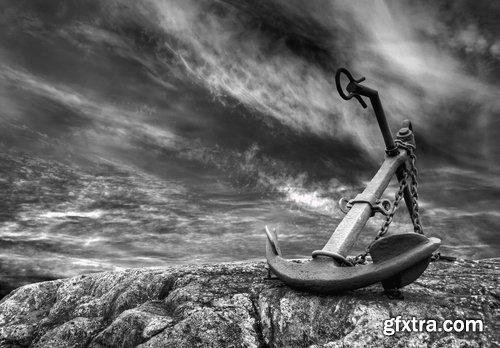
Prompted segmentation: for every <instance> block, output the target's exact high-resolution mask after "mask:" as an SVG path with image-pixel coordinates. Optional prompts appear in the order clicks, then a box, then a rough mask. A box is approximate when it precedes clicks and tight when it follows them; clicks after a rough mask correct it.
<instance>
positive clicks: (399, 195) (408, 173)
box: [351, 140, 424, 264]
mask: <svg viewBox="0 0 500 348" xmlns="http://www.w3.org/2000/svg"><path fill="white" fill-rule="evenodd" d="M395 142H396V144H397V146H398V147H400V148H403V149H405V150H406V151H407V152H408V155H409V158H410V161H409V163H410V170H407V169H405V171H404V175H403V178H402V179H401V181H400V182H399V189H398V191H397V192H396V195H395V197H394V204H393V205H392V210H391V212H390V213H389V214H388V215H387V216H386V219H385V221H384V223H383V224H382V227H381V228H380V230H379V231H378V233H377V235H376V236H375V238H374V239H373V241H372V242H371V243H370V244H368V246H367V247H366V248H365V252H364V253H362V254H360V255H358V256H356V257H354V259H353V260H351V262H352V263H354V264H362V263H365V261H366V257H367V256H368V254H369V253H370V249H371V247H372V246H373V244H375V242H376V241H377V240H379V239H380V238H382V237H383V236H384V235H385V234H386V233H387V231H388V230H389V226H390V225H391V223H392V221H393V220H394V214H396V210H397V209H398V206H399V203H400V202H401V200H402V199H403V192H404V189H405V187H406V185H407V182H408V179H411V185H410V192H411V195H412V206H413V216H412V221H413V230H414V231H415V233H419V234H424V232H423V229H422V224H421V223H420V214H419V210H418V190H417V188H418V182H417V175H418V171H417V167H416V160H417V156H416V155H415V153H414V149H415V146H413V145H412V144H409V143H404V142H402V141H399V140H396V141H395Z"/></svg>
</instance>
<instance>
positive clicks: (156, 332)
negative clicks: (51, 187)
mask: <svg viewBox="0 0 500 348" xmlns="http://www.w3.org/2000/svg"><path fill="white" fill-rule="evenodd" d="M499 275H500V259H489V260H481V261H464V260H458V261H455V262H436V263H431V265H430V266H429V268H428V269H427V271H426V272H425V273H424V274H423V275H422V277H421V278H419V279H418V280H417V281H416V282H414V283H413V284H411V285H409V286H407V287H405V288H404V289H403V295H404V299H403V300H401V299H398V300H394V299H388V298H387V296H386V295H385V294H384V293H383V289H382V287H381V285H379V284H376V285H373V286H370V287H367V288H364V289H359V290H355V291H349V292H345V293H343V294H340V295H316V294H311V293H306V292H300V291H295V290H293V289H290V288H289V287H287V286H286V285H284V284H283V283H281V282H280V281H278V280H270V279H266V276H267V270H266V264H265V263H264V262H249V263H231V264H211V265H201V266H200V265H198V266H179V267H170V268H147V269H129V270H125V271H120V272H105V273H94V274H88V275H82V276H78V277H75V278H70V279H61V280H55V281H50V282H42V283H34V284H30V285H26V286H23V287H21V288H19V289H16V290H14V291H13V292H11V293H10V294H9V295H8V296H6V297H5V298H3V299H2V301H1V302H0V346H1V347H47V348H49V347H50V348H54V347H144V348H145V347H366V346H369V347H394V348H395V347H495V346H497V347H498V346H499V344H500V289H499V288H498V285H499V284H498V280H499ZM399 315H400V316H401V319H404V320H409V319H411V318H412V317H415V318H416V319H418V320H420V319H434V320H436V322H437V325H438V327H440V326H441V324H442V323H443V322H444V320H446V319H449V320H457V319H481V320H482V321H483V326H484V327H483V331H482V332H444V331H441V332H439V331H436V332H433V331H432V330H431V331H429V330H427V331H426V330H424V331H423V332H408V331H404V332H394V334H393V335H384V320H386V319H389V318H394V317H397V316H399ZM394 327H395V326H393V328H394ZM431 329H432V327H431Z"/></svg>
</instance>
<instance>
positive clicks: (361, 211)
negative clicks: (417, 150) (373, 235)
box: [322, 151, 408, 255]
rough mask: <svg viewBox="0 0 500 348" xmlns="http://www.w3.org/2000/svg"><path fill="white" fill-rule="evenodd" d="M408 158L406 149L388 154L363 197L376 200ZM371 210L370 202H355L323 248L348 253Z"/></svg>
mask: <svg viewBox="0 0 500 348" xmlns="http://www.w3.org/2000/svg"><path fill="white" fill-rule="evenodd" d="M407 159H408V154H407V153H406V151H401V152H400V153H399V154H398V155H397V156H392V157H391V156H386V158H385V161H384V163H382V166H381V167H380V169H379V170H378V172H377V173H376V174H375V176H374V177H373V179H372V180H371V181H370V182H369V183H368V185H367V186H366V188H365V190H364V191H363V193H362V194H361V195H362V196H363V197H373V199H374V200H376V199H379V198H380V196H382V193H383V192H384V191H385V189H386V188H387V186H388V185H389V182H390V181H391V178H392V176H393V175H394V174H395V173H396V171H397V170H398V168H399V167H400V166H401V165H403V164H404V163H405V161H406V160H407ZM371 210H372V208H371V206H370V204H369V203H362V202H359V203H355V204H354V205H353V206H352V208H351V209H350V210H349V212H348V213H347V215H346V216H345V217H344V219H343V220H342V221H341V222H340V224H339V225H338V226H337V228H336V229H335V232H333V234H332V236H331V237H330V239H329V240H328V242H327V243H326V244H325V246H324V247H323V249H322V250H324V251H332V252H335V253H339V254H341V255H346V254H347V253H348V251H349V250H350V249H351V247H352V246H353V244H354V243H355V242H356V240H357V239H358V236H359V234H360V232H361V230H362V229H363V227H364V226H365V224H366V222H367V221H368V219H369V218H370V217H371V216H372V211H371Z"/></svg>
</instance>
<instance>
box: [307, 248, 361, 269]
mask: <svg viewBox="0 0 500 348" xmlns="http://www.w3.org/2000/svg"><path fill="white" fill-rule="evenodd" d="M317 256H328V257H331V258H332V259H334V260H335V261H338V262H340V264H341V265H346V266H349V267H354V264H353V263H352V262H351V261H349V260H348V259H346V258H345V257H344V256H342V255H340V254H339V253H336V252H333V251H326V250H314V251H313V252H312V257H313V259H314V258H316V257H317Z"/></svg>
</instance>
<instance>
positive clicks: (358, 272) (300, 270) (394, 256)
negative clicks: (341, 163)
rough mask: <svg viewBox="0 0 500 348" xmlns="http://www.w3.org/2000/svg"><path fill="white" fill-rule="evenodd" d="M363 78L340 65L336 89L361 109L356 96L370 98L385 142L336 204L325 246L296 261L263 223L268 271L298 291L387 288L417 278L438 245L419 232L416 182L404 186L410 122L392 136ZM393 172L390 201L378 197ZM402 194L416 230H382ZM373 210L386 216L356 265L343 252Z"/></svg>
mask: <svg viewBox="0 0 500 348" xmlns="http://www.w3.org/2000/svg"><path fill="white" fill-rule="evenodd" d="M342 74H345V75H346V77H347V78H348V79H349V84H348V86H347V88H346V90H347V92H348V94H346V93H344V91H343V90H342V86H341V83H340V77H341V75H342ZM364 80H365V78H364V77H363V78H361V79H357V80H356V79H354V78H353V77H352V75H351V73H350V72H349V71H348V70H347V69H345V68H340V69H338V70H337V72H336V75H335V82H336V86H337V90H338V92H339V94H340V96H341V97H342V98H343V99H345V100H349V99H351V98H355V99H357V100H358V101H359V102H360V103H361V105H362V106H363V108H366V107H367V105H366V103H365V102H364V100H363V99H362V98H361V97H362V96H364V97H368V98H369V99H370V102H371V104H372V107H373V109H374V112H375V115H376V118H377V121H378V124H379V127H380V130H381V131H382V135H383V138H384V142H385V145H386V149H385V152H386V155H385V159H384V162H383V163H382V165H381V167H380V169H379V170H378V172H377V173H376V174H375V176H374V177H373V179H372V180H371V181H370V182H369V183H368V185H367V186H366V188H365V189H364V190H363V192H362V193H361V194H359V195H358V196H356V197H355V198H354V199H352V200H350V201H347V200H346V199H342V200H341V202H340V205H341V209H342V210H343V211H344V212H346V215H345V217H344V218H343V219H342V221H341V222H340V224H339V225H338V226H337V228H336V229H335V231H334V232H333V234H332V236H331V237H330V239H329V240H328V241H327V243H326V244H325V246H324V247H323V248H322V249H321V250H316V251H313V253H312V259H311V260H309V261H305V262H298V261H293V260H286V259H285V258H283V256H282V252H281V249H280V246H279V242H278V236H277V233H276V231H275V230H270V229H268V228H267V226H266V228H265V231H266V235H267V242H266V258H267V262H268V265H269V268H270V270H271V271H272V272H273V273H274V274H275V275H276V276H277V277H278V278H279V279H280V280H281V281H283V282H284V283H285V284H287V285H289V286H291V287H293V288H296V289H299V290H306V291H313V292H320V293H338V292H342V291H346V290H353V289H357V288H361V287H364V286H368V285H371V284H374V283H377V282H382V285H383V287H384V289H385V290H386V292H388V293H389V292H391V291H394V290H397V289H399V288H402V287H403V286H405V285H408V284H410V283H412V282H413V281H415V280H416V279H417V278H418V277H420V275H421V274H422V273H423V272H424V271H425V269H426V268H427V266H428V264H429V262H430V260H431V256H432V254H433V252H434V251H435V250H436V249H437V248H438V247H439V245H440V244H441V241H440V240H439V239H437V238H432V237H431V238H427V237H425V236H424V235H423V231H422V226H421V224H420V221H419V216H418V204H417V202H416V199H417V198H418V195H417V193H416V185H415V190H411V189H410V187H409V185H408V181H409V180H410V179H411V181H412V182H416V176H413V175H409V174H408V172H409V171H408V168H409V167H412V166H413V167H414V158H415V156H414V155H413V150H414V148H415V142H414V137H413V129H412V125H411V123H410V122H409V121H405V122H404V124H403V127H402V128H401V129H400V130H399V132H398V134H397V137H396V140H394V139H393V138H392V135H391V133H390V130H389V126H388V124H387V120H386V117H385V113H384V110H383V108H382V104H381V102H380V98H379V96H378V92H377V91H375V90H373V89H371V88H368V87H366V86H363V85H361V84H360V82H362V81H364ZM412 161H413V162H412ZM415 171H416V169H415ZM394 175H396V177H397V179H398V181H399V182H400V189H399V191H398V194H397V195H396V200H395V202H394V204H391V202H387V201H386V200H380V197H381V195H382V194H383V192H384V191H385V189H386V188H387V186H388V185H389V182H390V180H391V178H392V177H393V176H394ZM402 198H404V200H405V203H406V206H407V209H408V211H409V213H410V216H411V219H412V222H413V224H414V230H415V232H417V233H397V234H394V233H392V234H386V232H387V228H388V226H389V224H390V222H391V221H392V216H393V215H394V213H395V210H396V209H397V204H398V203H399V200H401V199H402ZM377 212H380V213H382V214H384V215H386V216H387V220H386V222H385V223H384V226H383V228H382V229H381V231H380V232H379V234H378V235H377V237H376V238H375V240H374V241H373V242H372V243H371V244H370V245H369V247H368V248H367V252H366V253H365V255H364V256H366V255H367V254H368V252H369V254H370V255H371V258H372V261H373V262H372V263H369V264H360V263H358V264H355V262H353V260H349V259H348V258H347V257H346V256H345V255H347V253H348V252H349V250H350V249H351V247H352V246H353V244H354V243H355V242H356V240H357V238H358V236H359V234H360V233H361V231H362V229H363V227H364V226H365V224H366V222H367V221H368V219H369V218H370V217H372V216H373V215H374V214H375V213H377ZM364 256H363V259H364Z"/></svg>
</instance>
